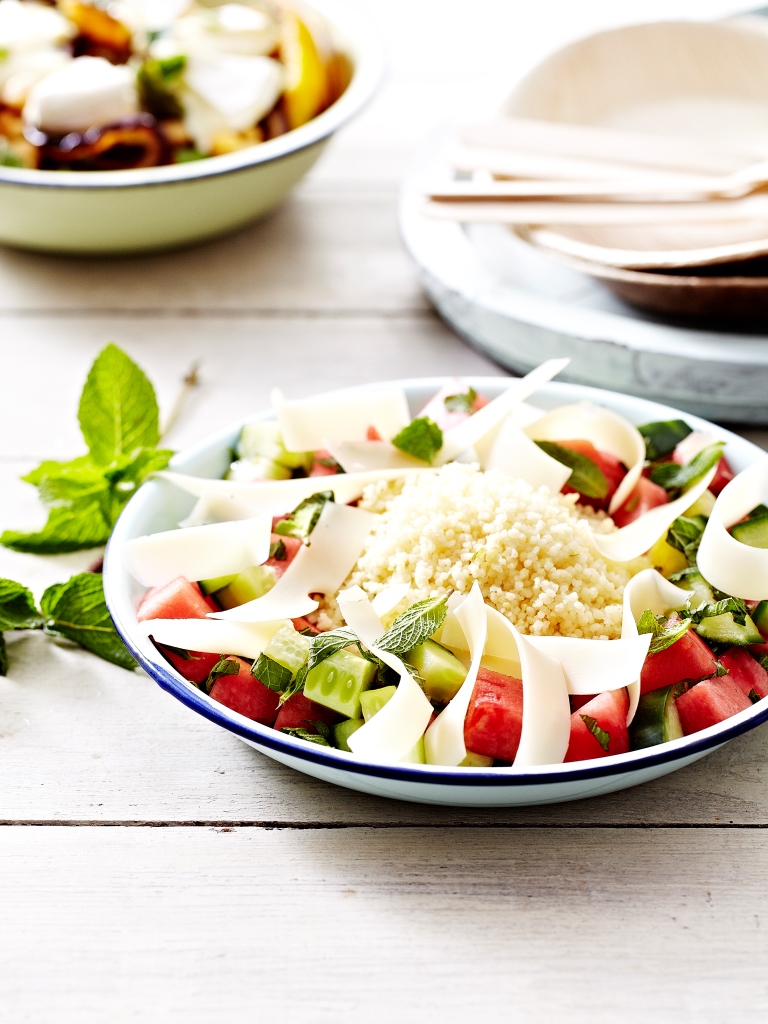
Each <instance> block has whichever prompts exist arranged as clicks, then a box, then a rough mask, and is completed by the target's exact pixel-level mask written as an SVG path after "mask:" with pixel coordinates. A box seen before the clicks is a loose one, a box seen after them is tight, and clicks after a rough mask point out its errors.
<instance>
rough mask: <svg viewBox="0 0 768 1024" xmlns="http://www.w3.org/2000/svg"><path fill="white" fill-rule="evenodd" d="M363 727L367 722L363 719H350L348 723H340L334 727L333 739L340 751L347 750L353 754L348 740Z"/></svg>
mask: <svg viewBox="0 0 768 1024" xmlns="http://www.w3.org/2000/svg"><path fill="white" fill-rule="evenodd" d="M363 725H365V722H364V721H363V720H362V718H348V719H347V720H346V722H339V724H338V725H334V727H333V739H334V742H335V744H336V746H337V747H338V748H339V750H346V751H347V752H348V753H350V754H351V753H352V751H351V750H350V749H349V744H348V743H347V740H348V739H349V737H350V736H351V735H352V733H353V732H357V730H358V729H359V728H360V727H361V726H363Z"/></svg>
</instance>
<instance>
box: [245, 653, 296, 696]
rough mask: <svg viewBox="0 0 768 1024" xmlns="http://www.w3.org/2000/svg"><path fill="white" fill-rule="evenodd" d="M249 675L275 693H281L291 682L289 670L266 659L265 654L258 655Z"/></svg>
mask: <svg viewBox="0 0 768 1024" xmlns="http://www.w3.org/2000/svg"><path fill="white" fill-rule="evenodd" d="M251 675H253V676H255V677H256V678H257V679H258V680H259V682H260V683H262V684H263V685H264V686H266V687H268V688H269V689H270V690H274V691H275V692H276V693H282V692H283V690H286V689H287V688H288V687H289V686H290V685H291V682H292V681H293V673H292V672H291V670H290V669H289V668H285V666H284V665H279V664H278V663H277V662H276V661H273V660H272V659H271V658H268V657H267V656H266V654H260V655H259V658H258V660H257V661H255V662H254V663H253V665H252V666H251Z"/></svg>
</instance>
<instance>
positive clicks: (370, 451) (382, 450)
mask: <svg viewBox="0 0 768 1024" xmlns="http://www.w3.org/2000/svg"><path fill="white" fill-rule="evenodd" d="M323 448H325V449H326V450H327V451H328V452H329V453H330V455H331V456H332V457H333V458H334V459H335V460H336V461H337V462H338V464H339V465H340V466H341V468H342V469H343V470H344V472H345V473H367V472H370V471H371V470H376V471H381V470H382V469H424V463H423V462H422V461H421V459H415V458H414V457H413V456H412V455H406V453H405V452H401V451H400V449H399V448H395V446H394V445H393V444H390V442H389V441H331V440H329V439H327V438H326V440H325V441H324V443H323Z"/></svg>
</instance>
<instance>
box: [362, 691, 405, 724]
mask: <svg viewBox="0 0 768 1024" xmlns="http://www.w3.org/2000/svg"><path fill="white" fill-rule="evenodd" d="M396 691H397V687H396V686H382V687H380V688H379V689H378V690H366V691H365V693H361V694H360V707H361V708H362V712H363V718H364V719H365V721H366V722H370V720H371V719H372V718H373V716H374V715H375V714H376V712H377V711H381V709H382V708H383V707H384V705H385V704H386V703H387V701H388V700H391V699H392V697H394V696H395V693H396Z"/></svg>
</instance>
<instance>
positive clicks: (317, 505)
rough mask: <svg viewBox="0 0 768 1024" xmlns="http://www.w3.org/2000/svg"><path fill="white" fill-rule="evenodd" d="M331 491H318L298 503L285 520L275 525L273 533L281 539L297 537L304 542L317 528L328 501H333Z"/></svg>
mask: <svg viewBox="0 0 768 1024" xmlns="http://www.w3.org/2000/svg"><path fill="white" fill-rule="evenodd" d="M334 500H335V499H334V497H333V491H319V492H318V493H317V494H311V495H310V496H309V497H308V498H305V499H304V501H302V502H299V504H298V505H297V506H296V508H295V509H294V510H293V512H291V514H290V515H289V516H288V518H287V519H281V520H280V522H279V523H276V524H275V527H274V532H275V533H278V534H282V536H283V537H298V538H299V539H300V540H303V541H304V542H306V541H307V537H309V535H310V534H311V533H312V531H313V530H314V528H315V527H316V526H317V521H318V519H319V518H320V515H321V513H322V511H323V509H324V508H325V506H326V504H327V503H328V502H329V501H334Z"/></svg>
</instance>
